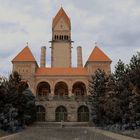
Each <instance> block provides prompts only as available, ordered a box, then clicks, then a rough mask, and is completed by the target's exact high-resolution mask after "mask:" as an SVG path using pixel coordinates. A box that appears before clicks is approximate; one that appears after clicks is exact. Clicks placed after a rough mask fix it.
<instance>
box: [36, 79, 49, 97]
mask: <svg viewBox="0 0 140 140" xmlns="http://www.w3.org/2000/svg"><path fill="white" fill-rule="evenodd" d="M50 92H51V89H50V85H49V83H47V82H41V83H39V84H38V86H37V96H41V97H42V96H48V95H49V93H50Z"/></svg>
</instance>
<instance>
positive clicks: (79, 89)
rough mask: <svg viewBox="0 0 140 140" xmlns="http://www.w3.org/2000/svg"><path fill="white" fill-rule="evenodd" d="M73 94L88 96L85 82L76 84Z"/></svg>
mask: <svg viewBox="0 0 140 140" xmlns="http://www.w3.org/2000/svg"><path fill="white" fill-rule="evenodd" d="M72 93H73V94H74V95H75V96H84V95H86V85H85V84H84V83H83V82H76V83H75V84H74V85H73V87H72Z"/></svg>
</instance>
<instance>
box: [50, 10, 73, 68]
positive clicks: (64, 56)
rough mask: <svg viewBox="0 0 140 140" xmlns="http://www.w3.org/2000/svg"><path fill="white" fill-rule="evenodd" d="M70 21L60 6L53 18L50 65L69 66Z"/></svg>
mask: <svg viewBox="0 0 140 140" xmlns="http://www.w3.org/2000/svg"><path fill="white" fill-rule="evenodd" d="M71 42H72V41H71V23H70V19H69V17H68V16H67V14H66V13H65V11H64V9H63V8H61V9H60V10H59V11H58V13H57V14H56V16H55V17H54V19H53V23H52V41H51V67H61V68H64V67H71Z"/></svg>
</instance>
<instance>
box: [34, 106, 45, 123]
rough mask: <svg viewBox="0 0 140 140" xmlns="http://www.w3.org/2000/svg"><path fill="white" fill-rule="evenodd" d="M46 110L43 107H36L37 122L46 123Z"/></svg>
mask: <svg viewBox="0 0 140 140" xmlns="http://www.w3.org/2000/svg"><path fill="white" fill-rule="evenodd" d="M45 112H46V111H45V108H44V107H43V106H41V105H38V106H37V107H36V120H37V121H38V122H44V121H45Z"/></svg>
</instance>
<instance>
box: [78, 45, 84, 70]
mask: <svg viewBox="0 0 140 140" xmlns="http://www.w3.org/2000/svg"><path fill="white" fill-rule="evenodd" d="M77 67H83V58H82V47H81V46H78V47H77Z"/></svg>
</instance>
